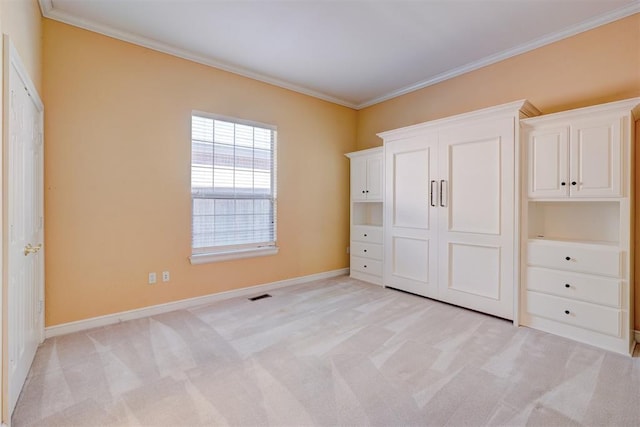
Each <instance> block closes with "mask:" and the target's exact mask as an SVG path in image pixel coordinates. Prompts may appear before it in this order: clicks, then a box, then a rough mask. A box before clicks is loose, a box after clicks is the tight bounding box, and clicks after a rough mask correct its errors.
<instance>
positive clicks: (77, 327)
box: [45, 268, 349, 338]
mask: <svg viewBox="0 0 640 427" xmlns="http://www.w3.org/2000/svg"><path fill="white" fill-rule="evenodd" d="M346 274H349V269H348V268H341V269H338V270H331V271H325V272H322V273H316V274H310V275H308V276H300V277H294V278H292V279H285V280H279V281H277V282H271V283H265V284H262V285H256V286H249V287H247V288H241V289H234V290H232V291H226V292H219V293H215V294H209V295H203V296H200V297H195V298H188V299H183V300H179V301H173V302H168V303H165V304H158V305H152V306H149V307H144V308H138V309H135V310H128V311H121V312H119V313H113V314H107V315H105V316H98V317H92V318H90V319H84V320H78V321H75V322H69V323H63V324H61V325H55V326H49V327H48V328H45V336H46V337H47V338H52V337H56V336H59V335H65V334H70V333H73V332H78V331H84V330H87V329H92V328H98V327H100V326H107V325H113V324H115V323H120V322H124V321H127V320H133V319H140V318H143V317H148V316H154V315H157V314H162V313H168V312H170V311H174V310H183V309H186V308H191V307H196V306H199V305H204V304H210V303H212V302H216V301H221V300H226V299H229V298H234V297H240V296H245V295H252V294H254V295H255V294H259V293H262V292H265V291H269V290H272V289H279V288H284V287H286V286H293V285H299V284H302V283H307V282H313V281H315V280H322V279H329V278H332V277H337V276H343V275H346Z"/></svg>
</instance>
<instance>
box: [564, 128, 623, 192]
mask: <svg viewBox="0 0 640 427" xmlns="http://www.w3.org/2000/svg"><path fill="white" fill-rule="evenodd" d="M621 121H622V119H621V118H620V117H619V116H614V117H605V118H595V119H589V120H585V121H581V122H578V123H574V124H573V125H572V126H571V148H570V159H571V167H570V171H571V173H570V177H571V181H570V183H569V184H570V190H569V191H570V194H571V197H621V196H622V189H621V186H620V183H621V179H622V178H621V175H622V155H621V150H622V135H621Z"/></svg>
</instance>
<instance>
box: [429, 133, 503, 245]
mask: <svg viewBox="0 0 640 427" xmlns="http://www.w3.org/2000/svg"><path fill="white" fill-rule="evenodd" d="M501 143H502V142H501V140H500V137H499V136H498V137H491V138H488V139H479V140H471V141H464V142H462V143H455V144H450V145H449V146H448V147H447V148H448V153H447V154H448V160H447V164H448V166H449V173H448V175H447V178H448V180H445V182H444V183H443V185H445V188H444V189H443V190H442V191H441V192H442V194H443V197H444V195H445V194H446V195H447V196H448V197H446V200H444V201H443V204H444V205H446V206H447V208H448V209H447V210H446V212H447V214H448V215H447V218H446V220H447V229H448V231H454V232H461V233H482V234H494V235H496V234H500V204H501V201H502V188H501V185H500V184H501V182H500V181H501V175H502V165H501V159H500V154H501V148H500V145H501Z"/></svg>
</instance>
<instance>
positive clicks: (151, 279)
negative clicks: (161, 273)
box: [149, 272, 157, 285]
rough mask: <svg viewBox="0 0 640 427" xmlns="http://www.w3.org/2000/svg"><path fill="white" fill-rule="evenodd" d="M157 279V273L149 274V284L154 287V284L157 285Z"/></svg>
mask: <svg viewBox="0 0 640 427" xmlns="http://www.w3.org/2000/svg"><path fill="white" fill-rule="evenodd" d="M156 281H157V278H156V273H155V272H153V273H149V284H150V285H153V284H154V283H156Z"/></svg>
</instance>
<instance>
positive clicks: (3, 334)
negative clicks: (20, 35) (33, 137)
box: [0, 34, 45, 425]
mask: <svg viewBox="0 0 640 427" xmlns="http://www.w3.org/2000/svg"><path fill="white" fill-rule="evenodd" d="M12 66H13V67H14V68H15V70H16V72H17V73H18V75H19V77H20V78H21V79H22V82H23V83H24V84H25V86H26V87H25V89H26V90H27V92H28V93H29V95H30V96H31V99H32V100H33V102H34V103H35V105H36V107H37V109H38V112H39V113H40V120H41V122H42V123H41V129H42V131H43V132H42V133H43V135H44V126H43V125H44V104H43V102H42V99H41V98H40V95H39V94H38V91H37V89H36V87H35V85H34V84H33V82H32V80H31V77H30V76H29V73H27V71H26V69H25V67H24V65H23V63H22V60H21V59H20V56H19V54H18V51H17V50H16V48H15V46H14V45H13V43H12V41H11V38H10V37H9V36H8V35H7V34H3V35H2V152H1V156H2V161H1V162H0V180H1V186H0V192H1V197H0V202H1V203H2V205H1V210H0V221H1V222H2V227H1V229H0V240H1V242H2V244H1V245H0V275H1V277H2V292H0V318H1V320H2V321H1V327H0V353H1V355H2V369H0V385H1V387H2V390H1V393H0V405H1V408H2V425H10V423H11V413H10V409H9V395H8V393H9V376H8V372H9V360H8V359H9V357H8V356H9V354H8V350H9V346H8V328H7V318H8V310H7V303H8V298H7V296H8V283H9V281H8V270H7V265H8V251H7V239H6V237H7V236H8V227H9V224H8V201H7V198H8V191H7V189H8V178H9V177H8V173H9V167H8V166H9V165H8V161H9V160H8V156H7V151H8V148H9V147H8V140H9V114H10V113H9V112H10V109H9V103H10V101H11V100H10V96H9V95H8V94H9V90H10V89H9V88H10V80H9V79H10V75H11V74H10V70H11V67H12ZM42 143H43V147H42V153H43V154H42V155H43V159H44V136H43V141H42ZM43 178H44V175H43ZM43 197H44V193H43ZM43 207H44V205H43ZM43 214H44V213H43ZM44 295H45V294H44V276H43V283H42V288H41V289H40V296H41V299H42V301H43V302H42V304H43V305H44ZM39 323H40V330H39V335H40V337H39V339H40V342H42V341H43V340H44V337H45V335H44V307H43V310H42V311H41V313H40V319H39Z"/></svg>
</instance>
